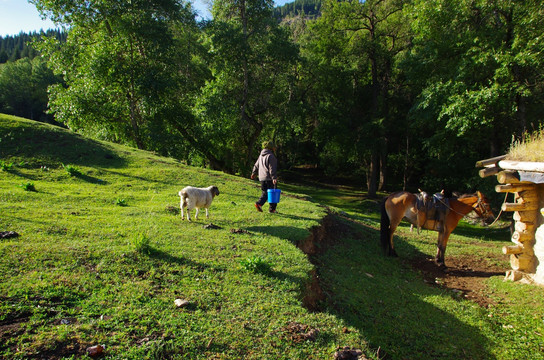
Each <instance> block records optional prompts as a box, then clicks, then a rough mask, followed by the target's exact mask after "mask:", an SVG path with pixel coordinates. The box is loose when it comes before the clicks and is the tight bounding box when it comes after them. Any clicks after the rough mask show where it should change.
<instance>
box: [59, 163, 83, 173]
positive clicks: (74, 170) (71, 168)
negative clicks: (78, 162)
mask: <svg viewBox="0 0 544 360" xmlns="http://www.w3.org/2000/svg"><path fill="white" fill-rule="evenodd" d="M62 167H63V168H64V170H66V172H67V173H68V174H70V176H79V175H81V171H80V170H79V169H78V168H77V167H76V166H73V165H64V164H62Z"/></svg>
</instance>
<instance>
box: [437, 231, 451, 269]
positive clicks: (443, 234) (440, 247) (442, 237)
mask: <svg viewBox="0 0 544 360" xmlns="http://www.w3.org/2000/svg"><path fill="white" fill-rule="evenodd" d="M450 234H451V230H449V229H448V228H445V229H443V231H439V232H438V243H437V244H436V257H435V262H436V264H437V265H438V266H439V267H441V268H445V267H446V263H445V261H444V256H445V255H446V246H447V245H448V239H449V238H450Z"/></svg>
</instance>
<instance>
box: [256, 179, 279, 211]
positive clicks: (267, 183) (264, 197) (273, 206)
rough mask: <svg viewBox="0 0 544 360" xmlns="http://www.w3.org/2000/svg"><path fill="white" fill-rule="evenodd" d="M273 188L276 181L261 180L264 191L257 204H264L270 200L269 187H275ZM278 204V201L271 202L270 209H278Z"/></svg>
mask: <svg viewBox="0 0 544 360" xmlns="http://www.w3.org/2000/svg"><path fill="white" fill-rule="evenodd" d="M273 188H274V183H273V182H272V180H266V181H261V190H262V191H263V193H262V194H261V197H260V198H259V200H258V201H257V204H259V205H261V206H263V205H264V203H265V202H266V201H267V200H268V189H273ZM276 206H278V204H277V203H271V204H270V210H276Z"/></svg>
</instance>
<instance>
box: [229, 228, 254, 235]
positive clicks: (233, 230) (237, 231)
mask: <svg viewBox="0 0 544 360" xmlns="http://www.w3.org/2000/svg"><path fill="white" fill-rule="evenodd" d="M230 232H231V233H232V234H251V233H250V232H249V231H247V230H244V229H230Z"/></svg>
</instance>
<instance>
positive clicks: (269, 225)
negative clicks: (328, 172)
mask: <svg viewBox="0 0 544 360" xmlns="http://www.w3.org/2000/svg"><path fill="white" fill-rule="evenodd" d="M0 144H1V145H0V157H1V161H2V163H3V164H4V171H0V214H1V215H0V231H15V232H17V233H18V234H19V235H20V236H19V237H16V238H8V239H3V240H1V241H0V277H1V278H2V279H3V280H2V283H1V285H0V297H1V300H2V301H1V305H0V306H1V307H0V323H1V324H3V325H5V326H4V327H3V328H2V333H1V335H2V339H1V340H2V341H1V342H0V357H4V358H9V357H22V358H27V357H30V358H32V357H37V358H38V357H39V358H41V356H46V357H47V356H50V357H51V358H61V357H63V356H66V357H70V356H72V354H76V355H82V354H84V353H85V349H86V348H87V347H88V346H91V345H95V344H105V345H106V349H107V352H106V354H107V355H108V356H112V357H113V358H119V357H123V358H130V359H143V358H161V356H164V357H165V358H176V357H177V358H191V359H198V358H201V359H205V358H242V357H244V358H254V359H257V358H259V359H262V358H263V356H264V355H266V356H267V357H269V358H285V359H289V358H290V359H294V358H310V357H315V358H327V357H329V356H330V354H331V353H332V352H334V350H335V347H336V346H337V345H342V346H343V345H350V346H356V347H359V348H362V347H364V342H363V339H362V336H361V334H359V333H358V332H351V333H345V332H343V331H342V328H343V327H344V326H345V324H344V323H343V322H342V321H339V320H338V319H336V318H335V317H334V316H331V315H328V314H324V313H314V314H312V313H310V312H308V311H307V310H306V309H305V308H304V307H303V306H302V297H303V296H304V292H305V291H304V289H305V286H306V285H307V283H308V282H309V281H310V280H311V276H310V274H311V271H312V270H313V266H312V265H311V264H310V263H309V261H308V260H307V258H306V256H305V255H304V254H303V253H302V252H301V251H300V250H298V249H297V248H296V247H295V246H294V243H295V242H296V241H298V240H300V239H303V238H305V237H307V236H308V235H309V234H310V232H309V229H310V228H311V227H312V226H316V225H318V224H319V221H320V219H321V218H322V217H323V216H324V209H323V208H321V207H319V206H317V205H316V204H313V203H311V202H307V201H302V200H298V199H296V198H294V197H284V199H283V200H282V202H281V204H280V206H279V210H280V214H268V213H257V212H256V211H255V209H254V207H253V203H254V201H255V199H256V198H257V197H258V195H259V193H260V190H259V189H258V187H257V184H256V183H255V182H252V181H250V180H246V179H241V178H237V177H232V176H227V175H224V174H222V173H218V172H212V171H206V170H203V169H195V168H190V167H188V166H185V165H183V164H181V163H180V162H178V161H175V160H173V159H165V158H160V157H157V156H155V155H153V154H151V153H148V152H142V151H137V150H134V149H130V148H126V147H121V146H116V145H112V144H107V143H101V142H95V141H91V140H88V139H84V138H81V137H79V136H77V135H74V134H72V133H70V132H68V131H66V130H63V129H60V128H55V127H52V126H48V125H46V124H39V123H35V122H31V121H26V120H22V119H18V118H13V117H8V116H2V117H1V118H0ZM63 165H64V166H63ZM67 169H75V170H76V171H77V172H79V174H75V176H73V175H71V174H70V173H69V172H68V171H67ZM212 184H213V185H217V186H218V187H219V189H220V192H221V194H220V195H219V196H218V197H216V199H215V200H214V203H213V206H212V208H211V209H210V214H211V218H210V219H209V220H206V219H205V216H204V215H203V214H201V216H202V218H200V219H199V220H198V221H194V222H192V223H189V222H187V221H181V219H180V215H179V210H178V209H179V197H178V196H177V192H178V191H179V190H180V189H181V188H182V187H183V186H186V185H193V186H209V185H212ZM30 185H32V189H30V190H25V187H26V188H28V187H29V186H30ZM210 223H213V225H215V226H218V227H220V229H207V228H204V225H206V224H210ZM231 229H233V230H239V229H241V230H242V231H237V232H231ZM241 262H243V263H244V264H246V265H245V267H244V266H242V265H241ZM259 263H260V264H265V265H266V264H268V265H270V270H269V271H267V269H266V267H265V269H264V271H262V273H259V272H252V271H250V270H251V269H252V267H251V264H259ZM246 268H247V269H246ZM248 269H249V270H248ZM178 298H180V299H185V300H188V301H189V305H188V306H186V307H185V308H176V306H175V305H174V300H175V299H178ZM291 323H299V324H303V325H304V326H308V327H311V328H319V329H322V330H320V331H319V333H318V335H317V336H316V339H315V341H311V342H310V341H308V342H307V341H300V342H299V341H295V340H296V339H295V340H294V339H292V334H291V332H292V330H289V324H291ZM301 331H302V330H301ZM295 335H296V334H295ZM121 355H122V356H121Z"/></svg>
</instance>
